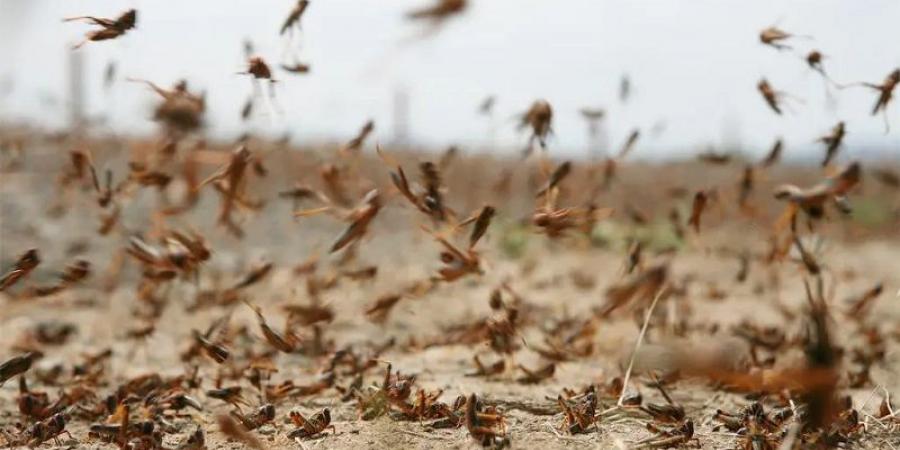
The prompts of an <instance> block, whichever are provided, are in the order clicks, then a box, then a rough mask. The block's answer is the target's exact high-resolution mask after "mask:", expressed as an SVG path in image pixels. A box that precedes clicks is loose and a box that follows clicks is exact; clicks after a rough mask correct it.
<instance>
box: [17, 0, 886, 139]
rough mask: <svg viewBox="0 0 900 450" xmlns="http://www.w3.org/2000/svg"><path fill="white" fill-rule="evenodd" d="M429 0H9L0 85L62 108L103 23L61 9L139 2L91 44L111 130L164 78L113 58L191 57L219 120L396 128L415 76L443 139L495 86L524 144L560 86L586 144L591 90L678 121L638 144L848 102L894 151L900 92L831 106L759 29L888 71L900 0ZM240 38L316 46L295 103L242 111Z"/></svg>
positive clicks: (560, 116)
mask: <svg viewBox="0 0 900 450" xmlns="http://www.w3.org/2000/svg"><path fill="white" fill-rule="evenodd" d="M429 1H430V0H312V1H311V5H310V7H309V9H308V10H307V13H306V15H305V16H304V18H303V23H302V25H303V32H302V34H301V35H300V36H299V38H298V37H296V36H295V40H294V42H293V43H290V44H289V43H288V42H287V41H286V39H283V38H281V37H279V35H278V27H279V25H280V22H281V20H282V19H283V17H284V15H285V14H286V13H287V11H288V10H289V9H290V8H291V7H292V6H293V3H294V0H228V1H212V0H208V1H206V0H183V1H170V0H124V1H123V0H83V1H67V0H0V36H2V38H0V61H2V64H0V81H5V83H0V84H7V85H10V84H11V89H12V90H11V91H10V92H8V93H6V94H0V96H2V97H0V98H2V100H0V120H2V119H3V118H6V119H10V118H27V119H31V120H33V121H37V122H40V123H43V124H48V125H59V124H62V123H64V121H65V108H64V103H63V102H64V101H65V98H66V62H67V58H66V53H67V52H68V51H69V50H68V47H69V46H70V45H71V44H72V43H74V42H77V41H78V40H79V39H80V38H81V36H82V35H83V33H84V32H85V31H87V30H88V29H89V27H88V26H86V25H82V24H76V23H62V22H61V18H63V17H65V16H70V15H79V14H93V15H99V16H115V15H117V14H118V13H120V12H122V11H123V10H125V9H127V8H129V7H134V8H137V9H138V10H139V17H138V26H137V29H135V30H132V31H131V32H129V33H128V34H127V35H126V36H124V37H122V38H120V39H117V40H114V41H108V42H100V43H90V44H88V45H87V46H86V47H85V48H84V49H83V50H82V51H83V52H84V54H85V59H86V62H87V64H88V72H89V77H88V100H89V102H88V103H89V110H90V112H91V113H92V114H95V115H100V114H102V115H106V116H108V117H109V119H110V122H109V123H110V126H111V127H112V128H114V129H115V130H117V131H123V132H128V131H131V132H135V131H137V132H147V131H151V130H153V123H152V122H150V121H149V119H148V117H149V108H150V105H151V104H152V102H153V100H154V97H153V95H152V94H151V93H150V92H148V91H147V90H146V88H144V87H143V86H140V85H136V84H131V83H118V84H117V85H116V86H115V87H114V88H113V89H112V90H111V91H110V92H108V93H106V92H104V91H103V90H102V87H101V84H102V82H101V78H102V72H103V69H104V67H105V65H106V63H107V62H108V61H116V62H117V64H118V69H119V77H120V79H121V78H124V77H125V76H132V77H141V78H147V79H151V80H154V81H157V82H159V83H162V84H169V83H171V82H173V81H174V80H176V79H178V78H181V77H184V78H187V79H188V80H189V81H190V83H191V85H192V86H193V87H194V88H198V89H205V90H206V91H207V92H208V99H209V107H210V111H209V116H208V119H209V123H210V127H209V131H210V132H211V133H213V134H215V135H218V136H221V137H225V138H228V137H231V136H236V135H238V134H240V133H242V132H244V131H248V130H249V131H256V132H262V133H270V134H272V135H281V134H283V133H284V132H285V131H290V132H291V134H292V136H293V137H294V138H293V140H294V142H296V143H302V142H310V141H314V140H319V139H325V138H335V139H340V140H343V139H346V138H348V137H350V136H352V135H353V134H354V133H355V132H356V130H357V129H358V128H359V127H360V125H361V124H362V123H363V122H364V121H365V120H366V119H367V118H370V117H371V118H374V119H375V121H376V124H377V126H376V135H377V136H378V139H380V140H383V141H387V140H389V139H390V137H391V135H392V123H391V111H392V107H391V103H392V102H391V101H392V97H393V93H394V91H395V90H397V89H398V88H400V87H404V88H405V89H406V90H407V91H408V92H409V95H410V101H411V104H410V115H411V120H410V134H411V137H412V138H413V139H414V140H415V141H416V142H422V143H426V144H430V145H434V146H436V147H443V146H445V145H448V144H451V143H461V144H463V145H467V146H470V147H474V146H478V145H482V144H484V143H485V142H486V141H487V136H488V131H487V130H488V128H489V126H488V123H487V122H486V121H485V119H484V118H483V117H480V116H478V115H477V114H476V113H475V110H476V108H477V106H478V103H479V102H480V101H481V100H482V99H483V98H484V97H485V96H486V95H488V94H494V95H496V96H497V99H498V100H497V106H496V122H497V125H496V126H497V128H498V132H497V133H496V142H497V143H498V144H502V145H510V146H519V147H521V144H522V143H523V142H524V140H525V135H523V134H518V133H517V132H516V130H515V127H514V122H513V121H512V120H511V117H513V116H514V115H515V114H516V113H518V112H520V111H522V110H524V109H526V108H527V106H528V105H529V103H530V102H531V101H532V100H534V99H536V98H546V99H547V100H549V101H550V102H551V103H552V104H553V106H554V108H555V112H556V117H555V125H554V127H555V130H556V136H555V138H554V139H553V140H552V141H551V143H550V147H551V151H553V150H556V151H560V152H571V153H575V152H581V151H583V150H582V149H583V148H584V146H585V144H586V131H585V127H584V124H583V122H582V119H581V118H580V117H579V116H578V114H577V109H578V108H580V107H583V106H599V107H605V108H607V110H608V112H609V120H608V122H607V128H608V130H609V133H610V142H611V144H612V145H613V146H615V147H617V146H618V145H619V144H620V143H621V142H622V141H623V140H624V139H625V136H627V134H628V133H629V131H630V130H631V129H632V128H634V127H641V128H643V129H644V130H649V129H650V128H651V127H652V126H653V125H654V124H656V123H659V122H664V123H665V130H664V132H663V133H662V134H660V135H659V136H657V137H655V138H652V139H651V138H649V137H648V138H646V139H643V140H642V143H641V145H639V147H638V153H637V155H641V154H642V155H643V156H651V155H654V154H671V153H674V152H679V151H681V152H684V151H688V150H694V149H696V148H698V147H700V146H703V145H705V144H716V145H719V144H723V143H738V144H741V145H742V146H743V147H744V148H745V149H746V151H748V152H751V153H762V152H764V151H765V150H766V148H767V147H768V146H769V145H770V143H771V142H772V141H773V140H774V138H775V137H776V136H779V135H780V136H784V138H785V139H786V141H787V143H788V151H790V150H791V148H800V147H805V148H807V149H808V148H809V145H810V143H811V142H812V141H813V140H814V139H815V138H816V137H817V136H819V135H821V134H823V133H825V132H826V131H827V130H828V129H829V128H830V127H831V126H833V125H834V123H835V122H837V121H838V120H845V121H846V122H847V128H848V138H847V142H848V144H849V145H848V149H849V152H850V153H852V151H853V148H854V146H856V145H859V144H863V143H866V144H878V145H881V144H883V145H885V146H887V147H889V148H894V149H898V151H900V120H898V119H900V105H894V106H893V107H892V108H891V109H890V118H891V121H892V122H893V131H892V133H891V134H889V135H885V134H884V125H883V119H882V118H881V117H871V116H870V115H869V111H870V110H871V108H872V105H873V103H874V100H875V95H874V93H873V92H870V91H868V90H866V89H852V90H844V91H840V92H837V93H836V95H837V101H836V104H835V105H831V106H829V104H828V102H827V101H826V96H825V87H824V86H825V85H824V82H823V80H822V79H821V78H820V77H819V76H818V75H817V74H815V73H813V72H811V71H810V70H809V69H808V68H807V67H806V66H805V63H804V62H803V61H802V60H801V59H800V58H799V57H798V56H797V55H795V54H794V53H792V52H777V51H775V50H774V49H771V48H768V47H765V46H763V45H761V44H760V43H759V41H758V33H759V31H760V30H761V29H762V28H764V27H766V26H768V25H771V24H774V23H776V22H777V23H778V24H779V26H780V27H781V28H783V29H785V30H788V31H792V32H795V33H798V34H805V35H811V36H813V39H811V40H809V39H798V40H795V41H793V44H794V45H795V46H796V48H797V50H798V51H802V52H804V53H805V51H807V50H809V49H812V48H816V49H819V50H821V51H822V52H823V53H824V54H826V55H827V59H826V60H825V67H826V69H827V70H828V71H829V72H830V73H831V74H832V76H833V77H834V78H835V79H837V80H838V81H863V80H865V81H872V82H881V80H882V79H883V78H884V77H885V76H886V75H887V74H888V73H889V72H890V71H891V70H893V69H894V68H895V67H898V66H900V25H898V20H900V1H897V0H866V1H851V0H806V1H799V0H797V1H786V0H753V1H748V0H740V1H739V0H646V1H640V0H470V7H469V9H468V10H467V11H466V12H465V13H464V15H462V16H460V17H458V18H456V19H453V20H452V21H450V22H449V23H447V24H446V26H445V27H444V28H443V29H442V30H441V31H440V32H439V33H438V34H436V35H434V36H432V37H430V38H428V39H424V40H419V39H415V37H416V36H417V35H418V34H419V33H420V31H421V29H422V27H421V26H417V25H416V24H412V23H408V22H407V21H405V20H404V19H403V14H404V13H405V12H406V11H408V10H409V9H412V8H415V7H418V6H421V5H424V4H427V3H428V2H429ZM245 38H249V39H251V40H252V41H253V42H254V44H255V45H256V49H257V53H258V54H260V55H261V56H263V57H264V58H265V59H266V60H268V61H269V62H270V63H271V64H272V65H275V64H277V63H278V62H281V61H283V60H284V58H285V56H286V55H287V54H288V52H287V49H288V48H291V47H294V48H296V47H299V48H300V51H299V52H298V55H299V56H300V59H301V60H302V61H304V62H309V63H310V64H312V73H311V74H309V75H307V76H302V77H297V76H294V75H290V74H286V73H283V72H279V73H277V78H279V79H281V80H282V82H281V83H279V84H278V85H277V95H278V100H279V103H280V104H281V106H282V108H283V109H284V114H283V115H268V116H265V115H257V116H256V118H255V119H254V120H252V121H251V122H250V123H242V122H241V121H240V118H239V110H240V108H241V106H242V104H243V101H244V99H245V98H246V96H247V95H248V94H249V92H250V90H251V86H250V81H249V80H248V79H247V78H246V77H243V76H240V75H235V72H237V71H239V70H242V69H243V56H242V53H243V52H242V42H243V40H244V39H245ZM623 73H628V74H629V75H630V78H631V80H632V85H633V95H632V98H631V99H630V100H629V102H628V103H627V104H624V105H623V104H622V103H620V102H619V101H618V98H617V91H618V83H619V79H620V77H621V76H622V74H623ZM763 76H764V77H766V78H767V79H768V80H769V81H770V82H771V84H772V85H773V86H774V87H775V88H777V89H781V90H784V91H787V92H790V93H791V94H793V95H794V96H796V97H799V98H800V99H802V103H801V102H799V101H794V102H791V101H790V100H789V103H791V105H792V106H790V107H789V108H788V112H787V113H786V114H785V115H784V116H776V115H775V114H774V113H772V112H771V111H770V110H769V109H768V108H767V107H766V105H765V104H764V103H763V101H762V99H761V98H760V96H759V94H758V92H757V90H756V82H757V81H758V80H759V79H760V77H763ZM897 94H898V96H900V92H898V93H897ZM53 99H56V103H54V102H53V101H52V100H53ZM798 151H799V150H798Z"/></svg>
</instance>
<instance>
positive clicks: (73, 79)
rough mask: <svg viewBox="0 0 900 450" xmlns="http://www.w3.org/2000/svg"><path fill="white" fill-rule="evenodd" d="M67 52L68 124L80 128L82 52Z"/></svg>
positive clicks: (75, 128)
mask: <svg viewBox="0 0 900 450" xmlns="http://www.w3.org/2000/svg"><path fill="white" fill-rule="evenodd" d="M67 53H68V54H69V126H71V127H72V129H73V130H80V129H81V128H82V127H83V126H84V125H85V119H84V53H85V52H83V51H77V50H76V51H67Z"/></svg>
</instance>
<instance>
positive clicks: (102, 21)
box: [63, 9, 137, 49]
mask: <svg viewBox="0 0 900 450" xmlns="http://www.w3.org/2000/svg"><path fill="white" fill-rule="evenodd" d="M73 20H84V21H87V22H89V23H91V24H94V25H99V26H100V27H101V28H100V29H99V30H93V31H89V32H88V33H87V35H85V39H84V40H83V41H81V42H79V43H78V44H76V45H75V46H74V47H73V49H78V48H81V46H83V45H84V44H87V43H88V42H90V41H105V40H109V39H115V38H117V37H119V36H121V35H123V34H125V32H127V31H128V30H130V29H132V28H134V26H135V24H136V23H137V11H136V10H134V9H129V10H128V11H125V12H124V13H122V14H121V15H119V16H118V17H116V18H115V19H106V18H102V17H94V16H78V17H69V18H66V19H63V21H64V22H71V21H73Z"/></svg>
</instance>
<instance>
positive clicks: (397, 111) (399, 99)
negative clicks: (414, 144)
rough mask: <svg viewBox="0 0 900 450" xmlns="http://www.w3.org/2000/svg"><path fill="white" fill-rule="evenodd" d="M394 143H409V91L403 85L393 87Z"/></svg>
mask: <svg viewBox="0 0 900 450" xmlns="http://www.w3.org/2000/svg"><path fill="white" fill-rule="evenodd" d="M393 102H394V105H393V107H394V112H393V114H394V117H393V120H394V138H393V141H394V145H395V146H398V147H403V146H406V145H408V144H409V91H408V90H407V88H406V87H405V86H400V87H398V88H396V89H394V100H393Z"/></svg>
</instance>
